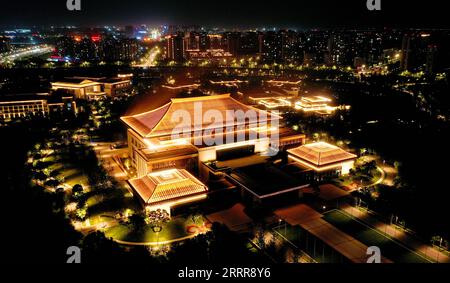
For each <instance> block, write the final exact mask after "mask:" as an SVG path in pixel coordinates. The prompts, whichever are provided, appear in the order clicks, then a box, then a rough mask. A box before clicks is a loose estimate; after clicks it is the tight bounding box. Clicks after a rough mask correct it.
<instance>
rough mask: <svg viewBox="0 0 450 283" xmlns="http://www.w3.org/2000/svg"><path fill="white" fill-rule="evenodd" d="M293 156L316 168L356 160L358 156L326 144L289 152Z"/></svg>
mask: <svg viewBox="0 0 450 283" xmlns="http://www.w3.org/2000/svg"><path fill="white" fill-rule="evenodd" d="M288 152H289V154H291V155H292V156H294V157H296V158H299V159H301V160H304V161H306V162H308V163H310V164H312V165H314V166H317V167H320V166H327V165H332V164H336V163H340V162H345V161H349V160H352V159H355V158H356V157H357V156H356V155H354V154H351V153H349V152H347V151H345V150H343V149H341V148H339V147H337V146H334V145H331V144H328V143H325V142H318V143H311V144H307V145H303V146H300V147H298V148H294V149H291V150H288Z"/></svg>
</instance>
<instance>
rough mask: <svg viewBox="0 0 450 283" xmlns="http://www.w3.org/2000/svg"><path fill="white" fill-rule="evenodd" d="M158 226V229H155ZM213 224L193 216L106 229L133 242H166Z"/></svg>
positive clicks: (115, 235) (147, 243) (108, 233)
mask: <svg viewBox="0 0 450 283" xmlns="http://www.w3.org/2000/svg"><path fill="white" fill-rule="evenodd" d="M155 228H157V229H155ZM210 228H211V224H210V223H209V222H208V221H207V220H205V219H203V218H200V219H195V221H194V219H192V217H176V218H173V219H171V220H170V221H168V222H166V223H162V224H161V225H160V226H158V227H155V226H154V225H151V224H144V223H143V225H140V226H139V227H135V226H134V225H133V224H132V223H129V222H128V223H127V222H125V223H120V224H117V225H115V226H112V227H109V228H106V229H105V230H104V232H105V235H106V236H107V237H111V238H113V239H114V240H118V241H122V242H129V243H133V244H146V245H150V244H152V245H155V244H164V243H170V242H176V241H179V240H182V239H186V238H190V237H194V236H195V235H197V234H199V233H206V232H208V231H209V230H210Z"/></svg>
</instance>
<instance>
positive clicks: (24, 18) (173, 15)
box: [0, 0, 450, 28]
mask: <svg viewBox="0 0 450 283" xmlns="http://www.w3.org/2000/svg"><path fill="white" fill-rule="evenodd" d="M7 1H8V0H7ZM81 1H82V11H81V12H70V11H67V10H66V0H20V1H8V2H6V1H5V0H2V2H1V4H0V10H1V14H2V15H1V16H0V25H2V26H31V25H62V24H71V25H83V26H87V25H105V24H141V23H148V24H187V25H190V24H198V25H205V26H221V27H262V26H266V27H272V26H273V27H279V28H286V27H292V28H314V27H335V26H340V27H375V26H377V27H384V26H388V27H424V26H427V27H450V24H449V22H450V21H449V20H448V19H447V14H448V11H447V9H446V8H445V6H446V1H442V0H426V1H425V0H424V1H411V0H381V1H382V8H383V11H381V12H369V11H367V9H366V0H339V1H332V0H296V1H294V0H286V1H282V0H279V1H273V0H271V1H267V0H258V1H256V0H209V1H205V0H191V1H187V0H184V1H179V0H177V1H175V0H158V1H155V0H81Z"/></svg>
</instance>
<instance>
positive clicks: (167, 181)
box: [128, 169, 208, 212]
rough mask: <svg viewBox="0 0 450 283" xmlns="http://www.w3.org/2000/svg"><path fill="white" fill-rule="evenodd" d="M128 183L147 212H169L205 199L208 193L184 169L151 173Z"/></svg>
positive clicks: (203, 186)
mask: <svg viewBox="0 0 450 283" xmlns="http://www.w3.org/2000/svg"><path fill="white" fill-rule="evenodd" d="M128 183H129V184H130V186H131V188H132V189H133V192H134V193H135V194H136V196H137V197H138V199H139V200H140V202H141V203H142V204H143V206H145V208H146V209H148V210H157V209H164V210H166V211H167V212H170V210H171V208H172V207H174V206H177V205H182V204H187V203H191V202H194V201H199V200H202V199H205V198H206V196H207V193H208V188H207V187H206V186H205V185H204V184H203V183H202V182H200V181H199V180H198V179H197V178H195V177H194V176H193V175H192V174H190V173H189V172H188V171H186V170H184V169H168V170H162V171H157V172H152V173H149V174H147V175H145V176H143V177H141V178H136V179H131V180H129V181H128Z"/></svg>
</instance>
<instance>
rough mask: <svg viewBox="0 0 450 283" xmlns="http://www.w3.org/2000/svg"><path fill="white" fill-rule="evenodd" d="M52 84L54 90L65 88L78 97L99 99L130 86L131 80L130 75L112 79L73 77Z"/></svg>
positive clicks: (64, 89)
mask: <svg viewBox="0 0 450 283" xmlns="http://www.w3.org/2000/svg"><path fill="white" fill-rule="evenodd" d="M51 84H52V89H53V90H63V91H64V92H66V93H70V94H72V95H73V96H74V97H75V98H77V99H85V100H99V99H102V98H104V97H106V96H115V95H117V94H118V91H119V90H123V89H127V88H129V87H130V86H131V80H130V78H128V77H117V78H111V79H107V78H82V77H73V78H66V79H64V80H63V81H59V82H53V83H51Z"/></svg>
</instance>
